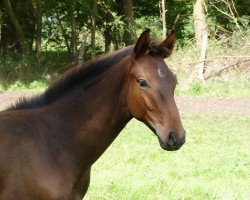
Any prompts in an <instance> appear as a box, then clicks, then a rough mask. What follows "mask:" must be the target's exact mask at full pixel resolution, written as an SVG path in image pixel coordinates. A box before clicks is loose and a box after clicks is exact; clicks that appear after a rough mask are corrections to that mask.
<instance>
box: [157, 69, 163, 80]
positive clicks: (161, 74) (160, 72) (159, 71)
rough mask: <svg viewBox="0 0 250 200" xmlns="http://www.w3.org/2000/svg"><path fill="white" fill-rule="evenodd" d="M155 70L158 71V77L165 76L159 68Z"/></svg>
mask: <svg viewBox="0 0 250 200" xmlns="http://www.w3.org/2000/svg"><path fill="white" fill-rule="evenodd" d="M157 72H158V75H159V76H160V78H163V77H164V76H165V73H164V71H163V70H162V69H161V68H158V70H157Z"/></svg>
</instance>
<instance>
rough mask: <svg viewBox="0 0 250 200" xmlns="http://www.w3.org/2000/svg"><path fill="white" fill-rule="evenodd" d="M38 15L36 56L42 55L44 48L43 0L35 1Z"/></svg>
mask: <svg viewBox="0 0 250 200" xmlns="http://www.w3.org/2000/svg"><path fill="white" fill-rule="evenodd" d="M33 7H34V10H35V17H36V58H39V57H40V54H41V50H42V1H41V0H35V1H33Z"/></svg>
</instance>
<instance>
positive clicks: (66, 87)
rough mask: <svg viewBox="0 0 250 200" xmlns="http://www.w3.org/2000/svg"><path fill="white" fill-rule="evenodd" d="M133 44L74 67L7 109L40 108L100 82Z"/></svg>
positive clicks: (126, 54)
mask: <svg viewBox="0 0 250 200" xmlns="http://www.w3.org/2000/svg"><path fill="white" fill-rule="evenodd" d="M132 49H133V46H129V47H126V48H123V49H121V50H118V51H116V52H112V53H108V54H105V55H103V56H100V57H97V58H96V59H92V60H90V61H87V62H86V63H84V64H82V65H80V66H77V67H75V68H72V69H71V70H69V71H67V72H66V73H65V74H64V75H63V76H61V77H60V78H59V79H58V80H57V81H56V82H55V83H54V84H52V85H51V86H50V87H49V88H48V89H47V90H46V91H45V92H43V93H41V94H39V95H36V96H34V97H31V98H25V97H22V98H20V99H19V100H18V101H17V102H16V103H15V104H14V105H11V106H10V107H9V108H7V109H6V110H8V111H10V110H23V109H32V108H38V107H42V106H45V105H48V104H50V103H52V102H54V101H56V100H57V99H59V98H60V97H62V96H64V95H65V94H67V93H69V92H70V91H72V90H73V89H74V88H76V87H77V86H80V85H81V87H83V88H85V89H87V88H89V87H90V86H91V85H93V84H94V83H95V82H98V81H99V80H101V78H102V77H103V76H102V75H103V74H105V72H107V71H108V70H109V69H111V68H112V67H113V66H115V65H116V64H117V63H118V62H119V61H121V60H122V59H123V58H124V57H126V56H128V55H130V54H131V53H132Z"/></svg>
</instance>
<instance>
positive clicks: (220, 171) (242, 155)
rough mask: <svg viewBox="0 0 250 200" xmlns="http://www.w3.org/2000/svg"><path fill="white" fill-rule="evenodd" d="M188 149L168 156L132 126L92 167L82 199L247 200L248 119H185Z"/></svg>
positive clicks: (135, 124) (140, 127) (249, 180)
mask: <svg viewBox="0 0 250 200" xmlns="http://www.w3.org/2000/svg"><path fill="white" fill-rule="evenodd" d="M183 123H184V125H185V128H186V130H187V142H186V144H185V145H184V146H183V147H182V148H181V149H180V150H179V151H176V152H166V151H164V150H162V149H161V148H160V146H159V144H158V141H157V139H156V137H155V136H154V135H153V134H152V133H151V132H150V131H149V130H148V128H147V127H145V126H144V125H142V124H141V123H139V122H137V121H135V120H133V121H132V122H130V123H129V124H128V126H127V127H126V128H125V130H124V131H123V132H122V133H121V134H120V135H119V137H118V138H117V139H116V141H115V142H114V143H113V144H112V145H111V147H110V148H109V149H108V150H107V151H106V152H105V153H104V155H103V156H102V157H101V158H100V159H99V160H98V161H97V162H96V163H95V164H94V166H93V167H92V176H91V185H90V189H89V191H88V193H87V195H86V197H85V199H89V200H90V199H91V200H92V199H94V200H97V199H113V200H123V199H124V200H127V199H133V200H134V199H138V200H141V199H150V200H151V199H158V200H165V199H168V200H169V199H170V200H171V199H172V200H176V199H194V200H196V199H227V200H230V199H241V200H242V199H249V197H250V190H249V188H250V147H249V141H250V135H249V130H250V118H243V117H236V116H235V117H233V116H232V117H216V116H214V117H211V116H210V117H208V116H184V117H183Z"/></svg>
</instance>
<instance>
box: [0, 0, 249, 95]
mask: <svg viewBox="0 0 250 200" xmlns="http://www.w3.org/2000/svg"><path fill="white" fill-rule="evenodd" d="M0 5H1V7H0V33H1V34H0V90H20V89H22V90H23V89H26V90H30V89H31V90H34V89H40V90H42V89H45V88H46V86H47V85H48V84H49V83H50V82H51V80H54V79H55V78H56V77H57V76H58V75H60V74H61V73H63V72H64V71H66V70H68V69H69V68H71V67H74V66H76V65H77V64H81V63H82V62H84V61H86V60H88V59H90V58H92V57H95V56H96V55H98V54H102V53H105V52H108V51H114V50H116V49H119V48H122V47H124V46H126V45H129V44H133V43H134V42H135V40H136V38H137V36H138V35H139V34H140V33H141V32H142V31H143V30H144V29H146V28H148V27H149V28H151V32H152V35H153V37H155V38H158V39H162V37H163V35H166V31H164V27H166V30H167V32H169V31H170V30H171V29H172V27H173V25H174V21H175V19H176V17H177V15H178V14H179V20H178V22H177V23H176V25H175V26H176V31H177V37H178V38H177V45H176V50H175V52H174V54H173V56H172V57H171V58H170V59H169V61H167V63H168V65H169V66H170V68H172V69H173V70H174V71H175V73H176V74H178V77H179V83H180V85H179V88H178V90H177V94H186V95H203V94H211V95H215V96H218V95H219V94H218V93H216V92H213V90H214V89H216V88H217V87H222V90H224V91H228V92H222V96H243V97H247V96H249V92H248V91H247V90H246V88H247V86H249V78H248V76H247V75H246V74H248V73H249V59H250V57H249V55H250V50H249V49H250V48H249V47H250V31H249V21H250V17H249V14H250V5H249V2H248V1H240V0H214V1H206V0H196V1H183V0H174V1H173V0H167V1H164V0H152V1H146V0H140V1H133V0H123V1H118V0H101V1H97V0H84V1H80V0H73V1H68V0H63V1H51V0H23V1H18V0H0ZM197 5H198V6H199V5H201V6H200V7H197ZM164 7H165V10H163V9H162V8H164ZM163 13H164V14H166V15H165V17H164V16H163ZM197 13H198V14H197ZM199 15H201V16H199ZM199 17H200V18H201V19H203V24H204V27H205V28H204V30H206V34H207V35H208V46H207V48H206V57H204V59H203V61H204V62H201V61H200V60H199V58H200V59H201V57H200V54H201V53H200V52H201V45H202V44H201V37H202V34H203V30H198V29H197V27H202V26H203V24H198V25H197V24H196V23H195V22H196V21H197V20H198V21H202V20H199V19H200V18H199ZM202 17H203V18H202ZM199 34H200V39H199ZM164 37H165V36H164ZM197 38H198V39H197ZM200 63H203V64H204V68H203V69H202V73H203V77H202V80H199V77H197V68H198V67H199V66H198V64H200ZM197 80H198V81H197ZM238 80H240V81H238ZM229 82H230V85H231V88H227V85H228V83H229ZM232 85H234V86H232ZM232 87H233V88H235V89H232ZM239 88H240V90H241V91H242V92H241V93H240V94H239V92H238V93H237V92H236V91H239V90H238V89H239Z"/></svg>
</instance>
